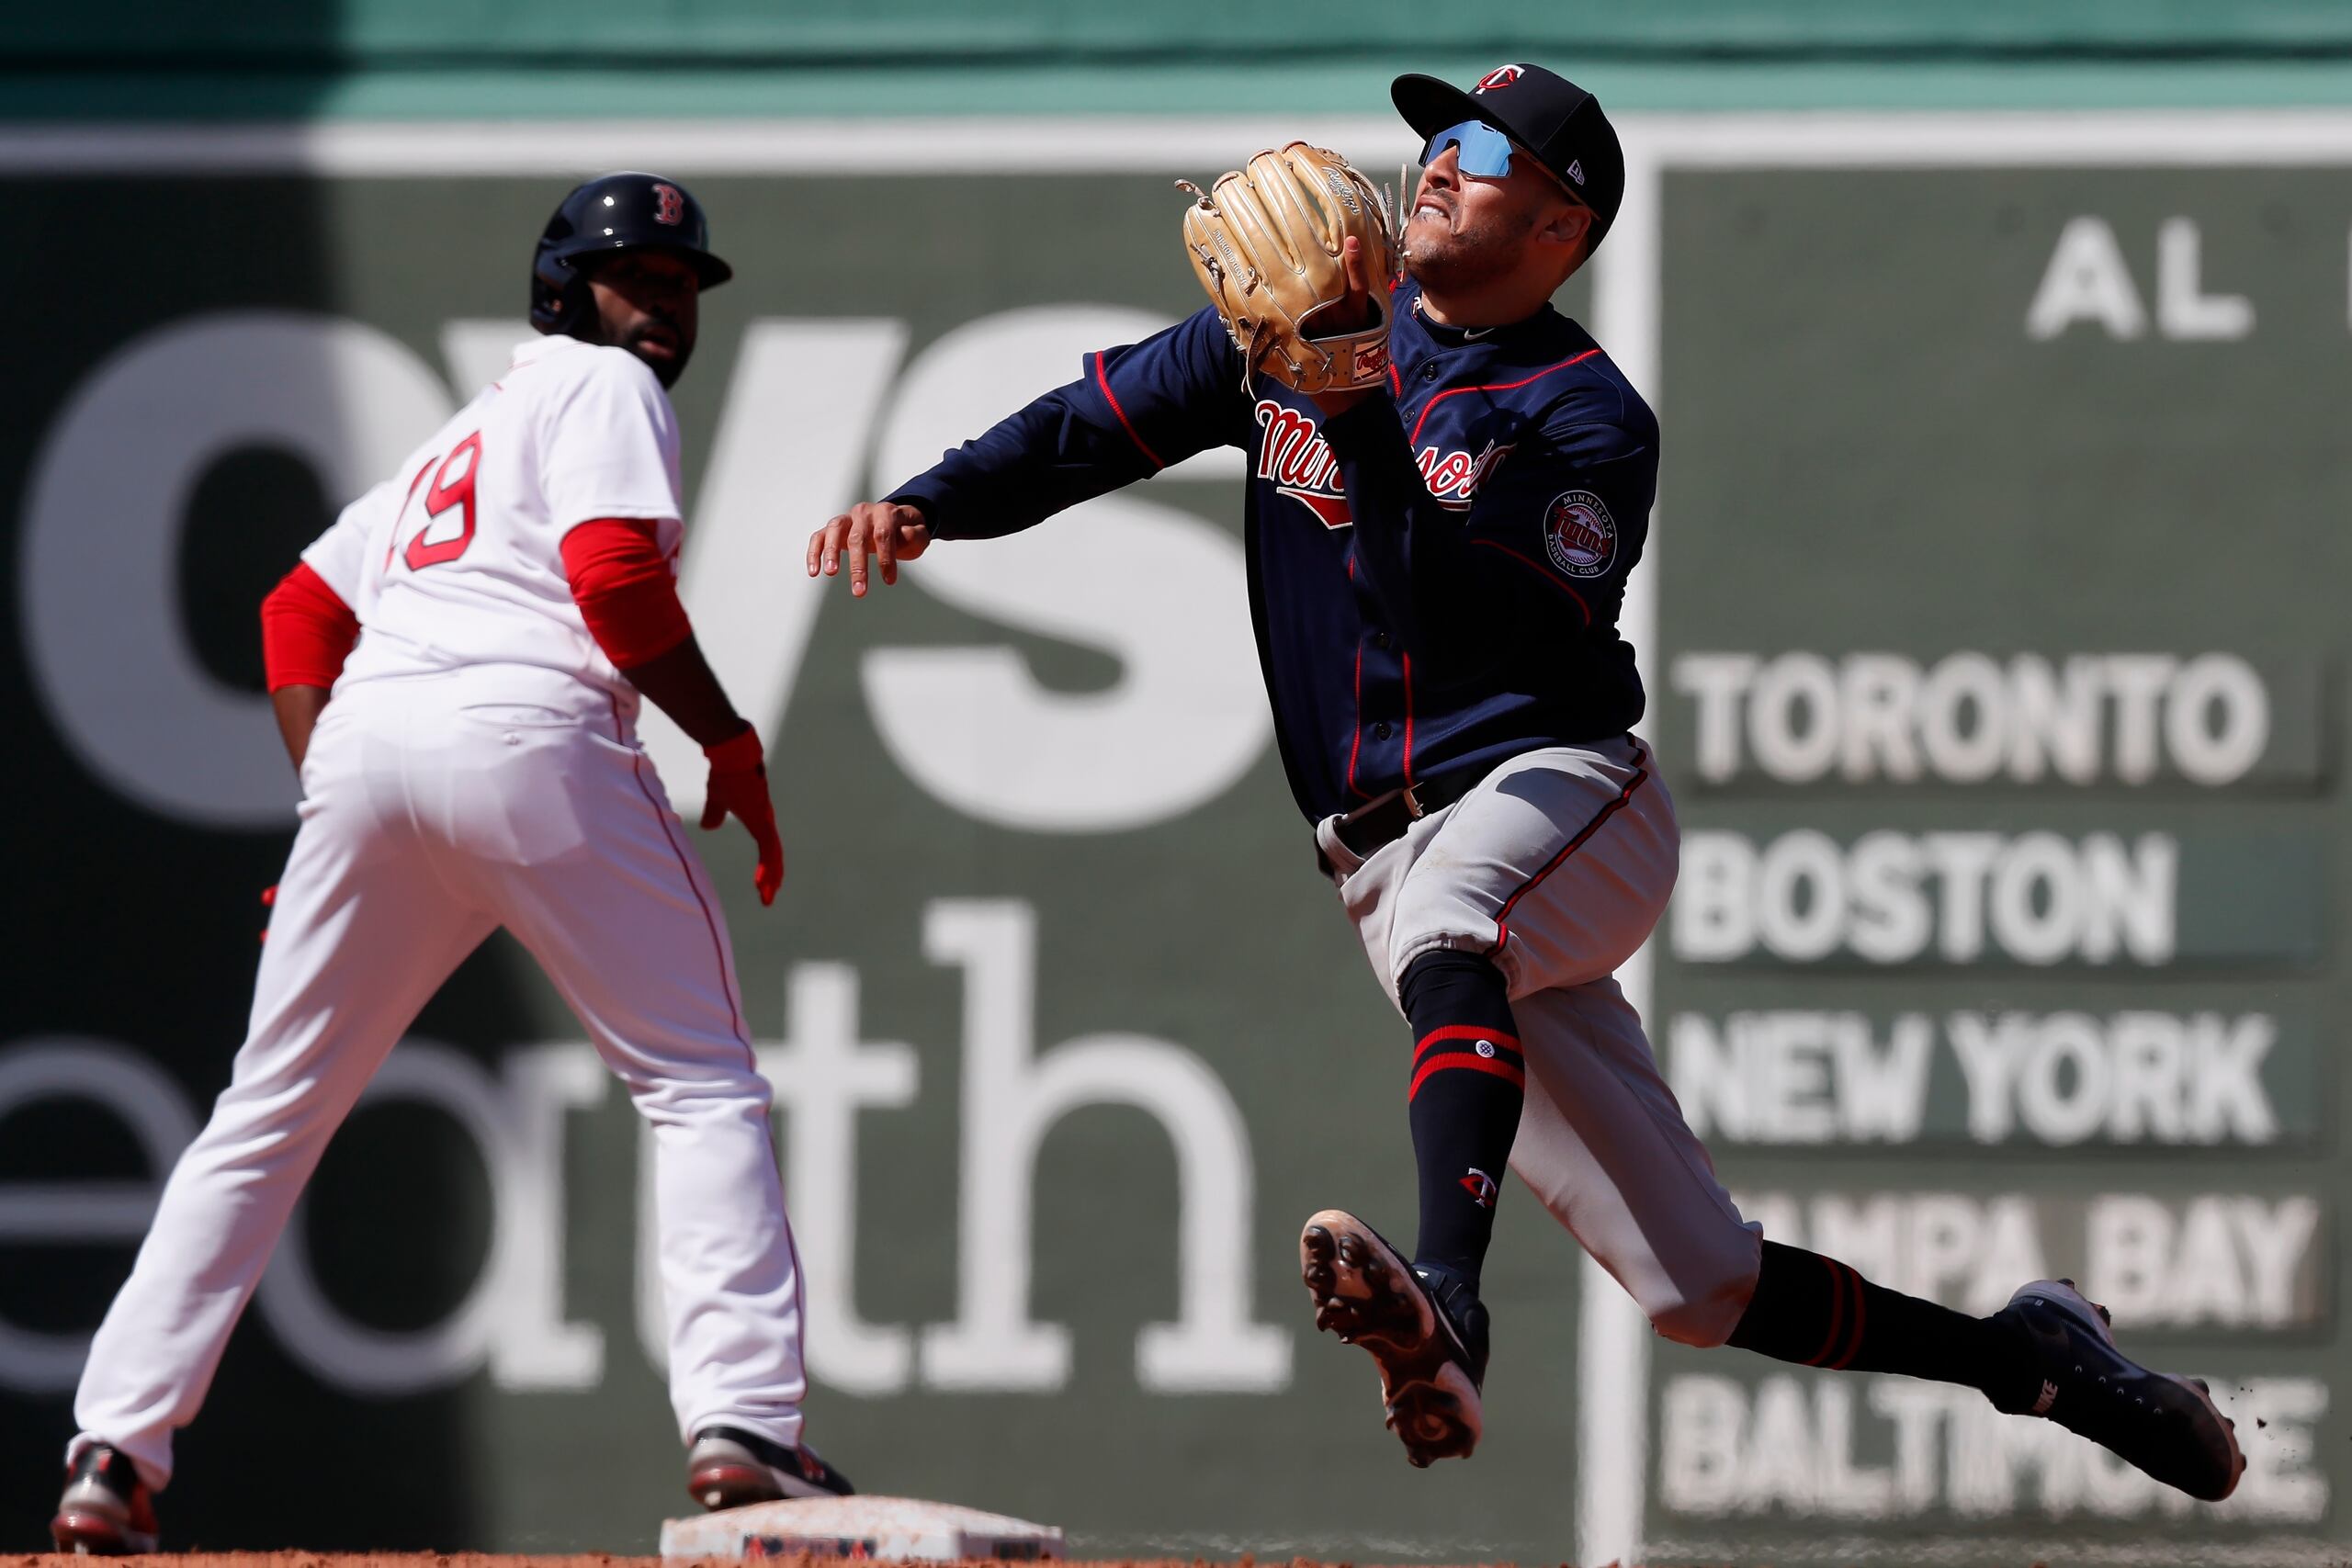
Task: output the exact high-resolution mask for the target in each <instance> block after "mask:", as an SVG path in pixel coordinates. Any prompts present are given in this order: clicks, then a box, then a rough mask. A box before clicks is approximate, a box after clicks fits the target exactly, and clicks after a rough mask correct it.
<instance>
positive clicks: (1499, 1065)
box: [1405, 1051, 1527, 1105]
mask: <svg viewBox="0 0 2352 1568" xmlns="http://www.w3.org/2000/svg"><path fill="white" fill-rule="evenodd" d="M1449 1070H1455V1071H1461V1072H1468V1073H1487V1074H1489V1075H1491V1076H1492V1077H1498V1078H1501V1079H1502V1080H1503V1081H1504V1082H1506V1083H1508V1084H1510V1086H1511V1087H1512V1088H1514V1089H1525V1088H1526V1087H1527V1073H1526V1071H1525V1069H1523V1068H1521V1067H1517V1066H1512V1065H1511V1064H1510V1063H1509V1062H1506V1061H1504V1060H1503V1059H1502V1058H1501V1057H1500V1056H1479V1055H1472V1054H1471V1053H1469V1052H1467V1051H1464V1052H1459V1053H1456V1052H1448V1053H1446V1054H1445V1055H1442V1056H1440V1057H1438V1058H1437V1059H1435V1060H1434V1061H1432V1062H1430V1064H1429V1065H1428V1066H1424V1067H1423V1068H1421V1070H1420V1071H1419V1072H1418V1073H1415V1074H1414V1075H1413V1084H1412V1087H1411V1088H1410V1089H1407V1090H1406V1091H1405V1103H1406V1104H1408V1105H1410V1104H1412V1103H1413V1097H1414V1096H1415V1095H1417V1094H1419V1093H1420V1092H1421V1086H1422V1085H1423V1084H1425V1083H1427V1082H1429V1080H1430V1077H1431V1076H1432V1075H1434V1074H1437V1073H1442V1072H1446V1071H1449Z"/></svg>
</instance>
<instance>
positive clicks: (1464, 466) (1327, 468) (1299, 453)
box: [1257, 398, 1511, 528]
mask: <svg viewBox="0 0 2352 1568" xmlns="http://www.w3.org/2000/svg"><path fill="white" fill-rule="evenodd" d="M1257 415H1258V423H1259V425H1260V426H1261V428H1262V429H1263V431H1264V434H1262V435H1261V436H1260V437H1259V443H1258V477H1259V478H1260V479H1266V480H1270V481H1272V484H1273V486H1274V489H1275V490H1276V491H1280V492H1281V493H1282V494H1283V495H1286V496H1289V497H1290V498H1291V499H1292V500H1293V501H1295V502H1298V503H1299V504H1300V505H1302V506H1304V507H1306V509H1307V510H1308V511H1309V512H1312V513H1315V515H1316V517H1317V519H1318V520H1319V521H1320V522H1321V523H1322V524H1323V525H1324V526H1325V527H1327V528H1348V527H1352V526H1354V524H1355V519H1354V518H1352V517H1351V516H1350V515H1349V514H1348V494H1347V491H1344V490H1342V489H1341V488H1340V462H1339V459H1338V458H1336V457H1332V456H1331V444H1330V443H1329V442H1328V441H1326V440H1324V439H1323V437H1322V435H1321V434H1319V432H1318V430H1317V425H1316V423H1315V421H1314V419H1313V417H1312V416H1310V415H1308V414H1306V413H1304V412H1301V411H1299V410H1297V409H1294V408H1288V407H1285V406H1284V405H1283V404H1281V403H1278V402H1276V401H1275V400H1273V399H1272V398H1261V399H1260V400H1258V409H1257ZM1510 453H1511V446H1510V443H1508V442H1500V441H1489V442H1487V445H1486V447H1485V449H1484V450H1482V451H1480V452H1479V453H1478V455H1477V456H1476V457H1472V456H1471V455H1470V454H1469V453H1467V452H1465V451H1463V450H1461V449H1459V448H1456V449H1455V450H1453V451H1451V452H1444V451H1440V450H1439V449H1438V448H1437V447H1435V446H1424V447H1422V448H1421V449H1420V450H1419V452H1417V453H1415V454H1414V462H1415V464H1416V466H1418V467H1419V469H1420V471H1421V483H1422V484H1424V485H1426V486H1428V487H1429V492H1430V495H1431V496H1432V497H1433V498H1435V499H1436V501H1437V502H1438V504H1439V505H1441V506H1444V507H1448V508H1450V509H1452V510H1453V511H1455V512H1467V511H1469V510H1470V502H1471V498H1472V497H1474V496H1476V494H1477V493H1478V486H1479V484H1480V482H1481V481H1483V480H1484V479H1486V477H1487V475H1488V474H1490V473H1492V472H1493V471H1494V468H1495V465H1496V464H1498V463H1499V462H1501V461H1502V460H1503V459H1504V458H1505V457H1510Z"/></svg>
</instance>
